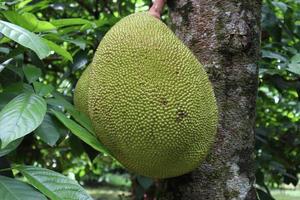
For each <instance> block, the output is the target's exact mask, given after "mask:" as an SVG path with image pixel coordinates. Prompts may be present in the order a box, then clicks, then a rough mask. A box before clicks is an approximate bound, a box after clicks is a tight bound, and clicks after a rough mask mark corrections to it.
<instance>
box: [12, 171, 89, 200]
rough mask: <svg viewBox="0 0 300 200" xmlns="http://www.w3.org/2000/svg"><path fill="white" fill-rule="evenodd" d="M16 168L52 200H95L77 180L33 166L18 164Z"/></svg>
mask: <svg viewBox="0 0 300 200" xmlns="http://www.w3.org/2000/svg"><path fill="white" fill-rule="evenodd" d="M16 169H17V170H19V171H20V172H21V173H22V174H23V175H24V176H25V177H26V179H27V180H28V182H29V183H30V184H31V185H33V186H34V187H36V188H37V189H38V190H39V191H41V192H42V193H44V194H45V195H46V196H47V197H49V198H50V199H51V200H93V199H92V197H90V196H89V195H88V194H87V192H86V191H85V190H84V189H83V188H82V187H81V186H80V185H79V184H78V183H77V182H76V181H74V180H72V179H69V178H68V177H66V176H64V175H62V174H59V173H57V172H54V171H51V170H48V169H44V168H39V167H33V166H18V167H16Z"/></svg>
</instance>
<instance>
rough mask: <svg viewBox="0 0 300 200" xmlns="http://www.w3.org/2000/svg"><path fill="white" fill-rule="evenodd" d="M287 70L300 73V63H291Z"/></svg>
mask: <svg viewBox="0 0 300 200" xmlns="http://www.w3.org/2000/svg"><path fill="white" fill-rule="evenodd" d="M287 70H288V71H290V72H293V73H295V74H298V75H300V63H290V64H289V65H288V68H287Z"/></svg>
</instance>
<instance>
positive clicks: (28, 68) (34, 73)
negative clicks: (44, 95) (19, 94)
mask: <svg viewBox="0 0 300 200" xmlns="http://www.w3.org/2000/svg"><path fill="white" fill-rule="evenodd" d="M23 72H24V74H25V77H26V79H27V81H28V83H32V82H34V81H36V80H38V79H39V78H40V77H41V76H42V70H41V69H40V68H37V67H36V66H34V65H30V64H28V65H25V66H23Z"/></svg>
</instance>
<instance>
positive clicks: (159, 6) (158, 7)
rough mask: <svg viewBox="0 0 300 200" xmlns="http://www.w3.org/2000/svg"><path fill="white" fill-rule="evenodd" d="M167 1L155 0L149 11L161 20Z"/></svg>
mask: <svg viewBox="0 0 300 200" xmlns="http://www.w3.org/2000/svg"><path fill="white" fill-rule="evenodd" d="M166 1H167V0H155V1H154V3H153V5H152V7H151V8H150V10H149V13H150V15H152V16H154V17H156V18H158V19H160V15H161V13H162V10H163V8H164V6H165V3H166Z"/></svg>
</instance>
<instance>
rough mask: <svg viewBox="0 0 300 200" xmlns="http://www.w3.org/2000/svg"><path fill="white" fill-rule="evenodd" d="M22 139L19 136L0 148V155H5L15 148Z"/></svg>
mask: <svg viewBox="0 0 300 200" xmlns="http://www.w3.org/2000/svg"><path fill="white" fill-rule="evenodd" d="M22 140H23V138H19V139H17V140H15V141H12V142H11V143H9V144H8V145H7V146H6V147H5V148H4V149H0V157H2V156H5V155H6V154H9V153H10V152H12V151H13V150H15V149H16V148H17V147H18V146H19V145H20V144H21V142H22Z"/></svg>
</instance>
